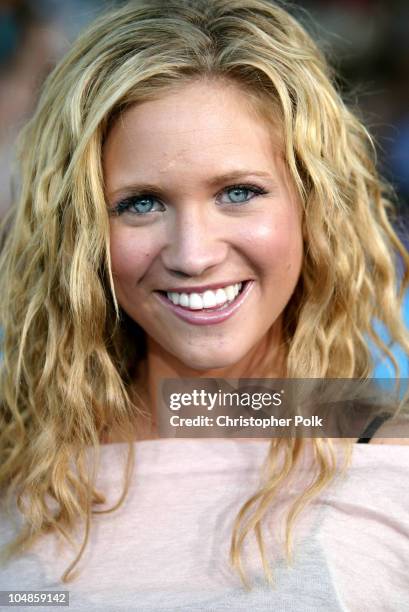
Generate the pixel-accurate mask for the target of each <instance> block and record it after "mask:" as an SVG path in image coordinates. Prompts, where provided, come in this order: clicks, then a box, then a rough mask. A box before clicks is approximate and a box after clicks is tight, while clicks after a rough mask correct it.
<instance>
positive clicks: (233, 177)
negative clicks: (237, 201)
mask: <svg viewBox="0 0 409 612" xmlns="http://www.w3.org/2000/svg"><path fill="white" fill-rule="evenodd" d="M249 176H258V177H260V178H264V179H267V180H270V181H273V182H274V185H273V187H274V186H276V184H277V183H276V181H275V180H274V177H273V175H272V174H270V173H269V172H260V171H256V170H232V171H230V172H225V173H223V174H219V175H217V176H214V177H212V178H210V179H209V180H207V181H205V184H206V186H207V187H210V188H214V187H217V186H218V185H221V184H223V183H228V182H229V181H237V180H240V179H243V177H249ZM131 191H137V192H140V193H141V192H143V191H150V192H153V193H154V194H155V193H156V194H158V195H159V194H161V193H162V191H163V189H162V188H160V187H159V186H158V185H153V184H152V183H143V182H141V183H138V182H135V183H132V184H129V185H123V186H122V187H119V188H118V189H116V190H115V191H113V192H112V193H111V194H110V195H111V197H115V196H117V195H119V194H121V193H125V192H131Z"/></svg>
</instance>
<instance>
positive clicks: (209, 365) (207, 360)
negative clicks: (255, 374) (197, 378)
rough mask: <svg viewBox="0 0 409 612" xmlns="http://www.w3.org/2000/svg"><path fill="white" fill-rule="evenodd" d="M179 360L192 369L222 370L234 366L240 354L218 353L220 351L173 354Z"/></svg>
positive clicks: (202, 370) (204, 370)
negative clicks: (207, 353)
mask: <svg viewBox="0 0 409 612" xmlns="http://www.w3.org/2000/svg"><path fill="white" fill-rule="evenodd" d="M175 356H176V357H177V358H178V359H179V361H181V362H182V363H183V364H184V365H185V366H187V367H188V368H191V369H193V370H199V371H201V372H206V371H207V370H223V369H224V368H229V367H232V366H234V365H235V364H236V363H237V362H238V361H240V356H237V354H235V355H234V356H233V354H229V355H220V352H214V353H213V354H209V355H204V354H203V353H202V354H194V355H192V354H186V353H184V354H183V355H175Z"/></svg>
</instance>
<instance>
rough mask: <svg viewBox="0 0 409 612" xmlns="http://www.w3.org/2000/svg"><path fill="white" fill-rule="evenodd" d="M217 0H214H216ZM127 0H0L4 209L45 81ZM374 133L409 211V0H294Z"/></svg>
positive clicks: (0, 194)
mask: <svg viewBox="0 0 409 612" xmlns="http://www.w3.org/2000/svg"><path fill="white" fill-rule="evenodd" d="M209 1H210V2H211V0H209ZM120 4H122V2H121V0H110V1H109V2H106V1H103V0H100V1H97V0H0V217H2V216H3V215H4V213H5V211H6V210H7V209H8V208H9V207H10V205H11V202H12V195H11V194H12V186H11V176H12V168H13V147H14V143H15V140H16V137H17V134H18V132H19V130H20V128H21V127H22V126H23V125H24V123H25V122H26V121H27V119H28V118H29V116H30V114H31V113H32V111H33V108H34V106H35V103H36V100H37V96H38V94H39V90H40V88H41V83H42V81H43V80H44V78H45V76H46V75H47V73H48V72H49V71H50V69H52V67H53V66H54V65H55V63H56V62H57V61H58V59H59V58H60V57H61V55H63V54H64V52H65V51H66V50H67V49H68V48H69V46H70V43H71V42H72V40H73V39H74V38H75V36H76V35H77V34H78V32H79V31H80V30H81V29H82V28H83V27H84V26H85V25H86V24H87V23H88V22H89V21H90V20H92V19H93V18H94V17H95V16H96V15H97V14H98V13H99V12H100V11H101V10H104V9H105V8H107V7H108V6H109V7H112V6H114V5H120ZM291 4H292V6H293V9H292V11H293V12H294V13H295V14H296V16H297V17H298V18H299V19H301V20H302V22H303V23H304V25H305V26H306V27H307V29H308V30H309V31H310V32H311V33H312V34H313V36H314V38H315V39H316V40H318V42H319V44H320V45H321V46H322V47H323V48H324V50H325V51H326V53H327V55H328V56H329V58H330V61H331V63H332V65H333V66H334V67H335V69H336V70H337V72H338V73H339V75H340V78H339V80H338V85H339V87H340V88H341V90H342V91H343V93H344V95H345V97H346V99H347V101H348V102H349V103H350V104H351V105H352V106H354V107H355V108H357V109H359V114H360V116H361V117H362V118H363V119H364V121H365V124H366V125H367V127H368V128H369V130H370V132H371V133H372V135H373V136H374V137H375V139H376V142H377V145H378V155H379V165H380V169H381V172H382V173H383V175H384V176H385V177H386V178H387V179H388V180H389V181H390V182H391V183H392V185H393V186H394V188H395V189H396V192H397V194H398V197H399V206H400V211H401V215H402V217H403V218H405V217H406V216H407V212H409V0H327V1H324V0H305V1H302V2H297V1H295V2H294V1H293V2H292V3H291Z"/></svg>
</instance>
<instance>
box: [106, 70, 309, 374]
mask: <svg viewBox="0 0 409 612" xmlns="http://www.w3.org/2000/svg"><path fill="white" fill-rule="evenodd" d="M103 164H104V176H105V189H106V197H107V205H108V207H109V215H110V244H111V261H112V273H113V278H114V286H115V292H116V297H117V300H118V302H119V304H120V305H121V306H122V308H123V309H124V310H125V311H126V313H127V314H128V315H129V316H130V317H131V318H132V319H133V320H134V321H135V322H137V323H138V324H139V325H140V326H141V327H142V328H143V329H144V330H145V332H146V334H147V335H148V336H149V337H150V339H151V340H152V341H153V342H154V343H155V344H156V346H159V347H160V350H161V352H162V355H163V358H164V359H166V356H167V357H168V358H169V359H170V360H175V359H176V360H177V361H178V362H180V363H181V364H185V365H186V366H188V367H190V368H194V369H196V370H209V369H214V368H227V367H230V366H232V365H234V364H236V363H239V362H240V361H242V360H245V359H246V356H248V355H249V354H250V353H251V351H253V350H254V348H255V347H257V346H258V345H260V343H262V342H263V339H265V337H266V334H267V332H269V330H270V332H271V331H272V330H273V329H274V327H275V328H277V329H278V327H279V325H280V324H281V315H282V312H283V310H284V308H285V306H286V304H287V303H288V301H289V300H290V297H291V295H292V293H293V291H294V289H295V286H296V284H297V281H298V278H299V275H300V270H301V264H302V231H301V213H300V205H299V202H298V200H297V197H296V195H295V189H294V187H293V185H292V184H291V181H290V178H289V175H288V172H287V170H286V167H285V164H284V161H283V156H282V150H281V147H280V144H279V140H278V138H277V136H274V134H273V130H272V127H271V125H270V124H268V123H267V121H265V120H263V119H261V118H260V116H258V115H256V113H255V112H254V110H253V109H252V108H251V107H250V105H249V102H248V100H247V99H246V96H245V91H243V90H241V89H240V88H239V87H238V86H236V85H226V84H221V83H217V84H216V83H203V82H201V83H198V82H195V83H190V84H188V85H184V86H183V87H181V88H180V89H178V90H177V91H175V92H174V93H171V94H167V95H165V96H163V97H161V98H159V99H157V100H155V101H149V102H146V103H143V104H141V105H136V106H134V107H131V108H130V109H128V110H127V111H126V112H125V113H124V114H123V115H122V116H121V117H120V119H119V120H118V121H117V123H116V124H114V126H113V128H112V129H111V131H110V133H109V134H108V137H107V140H106V142H105V145H104V151H103Z"/></svg>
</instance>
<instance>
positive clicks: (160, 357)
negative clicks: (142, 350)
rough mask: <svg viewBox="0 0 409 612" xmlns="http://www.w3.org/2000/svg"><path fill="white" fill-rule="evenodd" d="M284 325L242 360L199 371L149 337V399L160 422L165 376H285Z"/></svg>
mask: <svg viewBox="0 0 409 612" xmlns="http://www.w3.org/2000/svg"><path fill="white" fill-rule="evenodd" d="M281 338H282V333H281V326H273V327H272V328H271V329H270V330H269V332H267V334H266V335H265V336H264V338H262V339H261V340H260V342H259V343H258V344H257V345H256V346H255V347H253V349H252V350H251V351H250V352H249V353H248V354H247V355H246V356H245V357H244V358H243V359H242V360H240V361H239V362H238V363H235V364H232V365H229V366H227V367H225V368H216V369H210V370H196V369H193V368H190V367H189V366H188V365H186V364H184V363H182V362H181V361H179V360H178V359H177V358H176V357H175V356H174V355H171V354H170V353H168V352H166V351H164V349H163V348H162V347H161V346H160V345H158V344H157V343H156V342H155V340H153V339H152V338H148V340H147V363H146V365H147V371H146V375H147V390H148V398H149V399H148V402H149V405H150V407H151V409H152V412H153V415H152V416H153V421H154V422H156V414H155V413H156V407H157V390H158V388H159V383H160V381H161V379H164V378H224V379H240V378H284V377H285V350H284V349H285V346H284V344H283V343H282V341H281Z"/></svg>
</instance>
